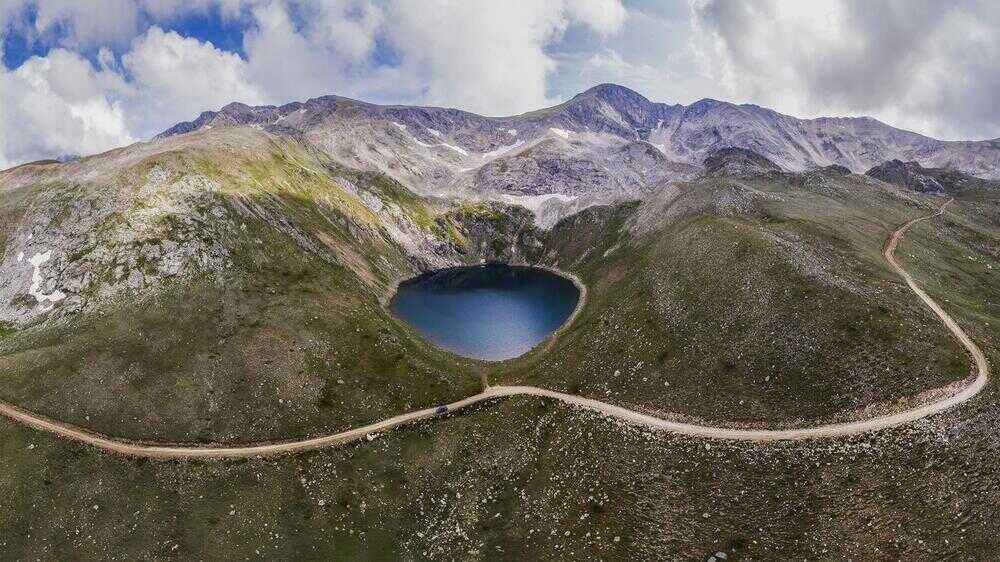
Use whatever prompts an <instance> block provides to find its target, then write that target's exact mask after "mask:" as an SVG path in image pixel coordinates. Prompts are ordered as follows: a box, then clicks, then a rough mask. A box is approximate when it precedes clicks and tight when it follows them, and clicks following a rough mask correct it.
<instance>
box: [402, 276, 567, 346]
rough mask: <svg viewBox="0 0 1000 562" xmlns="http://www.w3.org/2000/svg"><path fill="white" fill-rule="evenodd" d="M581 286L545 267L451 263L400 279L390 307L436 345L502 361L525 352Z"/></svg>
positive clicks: (559, 321) (556, 323)
mask: <svg viewBox="0 0 1000 562" xmlns="http://www.w3.org/2000/svg"><path fill="white" fill-rule="evenodd" d="M579 300H580V290H579V289H578V288H577V287H576V285H575V284H574V283H573V281H571V280H570V279H567V278H565V277H563V276H561V275H557V274H556V273H553V272H551V271H549V270H547V269H541V268H537V267H527V266H511V265H504V264H487V265H479V266H469V267H453V268H448V269H441V270H438V271H432V272H430V273H425V274H423V275H421V276H419V277H415V278H413V279H410V280H408V281H404V282H403V283H401V284H400V285H399V288H398V289H397V291H396V294H395V295H393V297H392V300H391V301H390V302H389V309H390V311H391V312H392V313H393V314H394V315H395V316H396V317H397V318H399V319H400V320H402V321H403V322H405V323H406V324H408V325H409V326H410V327H412V328H413V329H414V330H416V331H417V332H418V333H419V334H420V335H422V336H423V337H425V338H427V339H428V340H429V341H431V342H432V343H434V344H435V345H437V346H439V347H442V348H444V349H447V350H448V351H451V352H454V353H456V354H458V355H462V356H465V357H470V358H473V359H483V360H487V361H502V360H504V359H511V358H513V357H517V356H519V355H522V354H524V353H526V352H528V351H529V350H530V349H531V348H533V347H535V346H536V345H538V344H539V343H540V342H541V341H542V340H544V339H545V338H546V336H548V335H549V334H551V333H552V332H554V331H555V330H557V329H558V328H559V327H560V326H562V325H563V323H564V322H566V320H567V319H568V318H569V317H570V316H571V315H572V314H573V310H574V309H576V305H577V302H578V301H579Z"/></svg>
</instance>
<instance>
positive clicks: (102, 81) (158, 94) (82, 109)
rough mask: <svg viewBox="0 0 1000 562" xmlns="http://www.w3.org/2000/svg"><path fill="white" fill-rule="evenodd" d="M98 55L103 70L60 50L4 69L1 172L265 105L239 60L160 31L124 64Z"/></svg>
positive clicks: (139, 42) (141, 41) (0, 79)
mask: <svg viewBox="0 0 1000 562" xmlns="http://www.w3.org/2000/svg"><path fill="white" fill-rule="evenodd" d="M97 58H98V61H99V63H100V67H99V68H95V67H94V65H92V64H91V63H90V62H89V61H87V60H86V59H84V58H82V57H81V56H80V55H78V54H76V53H74V52H71V51H68V50H66V49H54V50H52V51H50V52H49V53H48V54H47V55H46V56H45V57H33V58H31V59H29V60H28V61H26V62H25V63H24V64H23V65H21V66H20V67H18V68H17V70H14V71H7V70H2V71H0V132H2V133H3V134H2V135H0V169H2V168H4V167H7V166H9V165H12V164H15V163H18V162H25V161H29V160H37V159H40V158H48V157H52V156H59V155H66V154H74V155H85V154H92V153H95V152H101V151H104V150H108V149H110V148H114V147H116V146H121V145H123V144H128V143H130V142H133V141H134V140H136V139H139V138H146V137H148V136H150V135H152V134H154V133H157V132H159V131H160V130H162V129H164V128H166V127H168V126H169V125H171V124H173V123H176V122H178V121H181V120H184V119H188V118H190V117H192V116H194V115H197V114H198V113H200V112H201V111H203V110H205V109H208V108H218V107H220V106H222V105H225V104H227V103H229V102H231V101H243V102H245V103H251V104H256V103H262V102H263V101H265V98H264V94H263V93H262V91H261V90H260V89H259V88H258V87H256V86H255V85H254V84H253V83H251V82H250V79H249V69H248V66H247V63H246V61H244V60H243V59H241V58H240V57H239V56H238V55H236V54H234V53H228V52H225V51H221V50H219V49H216V48H214V47H212V46H211V45H209V44H208V43H203V42H200V41H197V40H195V39H190V38H184V37H181V36H180V35H178V34H176V33H173V32H164V31H163V30H161V29H159V28H158V27H151V28H150V29H149V30H148V31H147V32H146V34H145V35H143V36H141V37H140V38H138V39H136V40H135V42H134V43H133V45H132V48H131V50H130V51H129V52H128V53H126V54H125V55H124V56H122V58H121V67H119V66H118V65H117V64H116V63H115V60H114V56H113V55H112V54H111V53H110V52H109V51H107V50H106V49H102V50H101V51H100V52H99V53H98V56H97ZM126 75H127V76H129V79H126Z"/></svg>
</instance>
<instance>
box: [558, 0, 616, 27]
mask: <svg viewBox="0 0 1000 562" xmlns="http://www.w3.org/2000/svg"><path fill="white" fill-rule="evenodd" d="M566 10H567V11H568V12H569V14H570V17H571V18H573V19H575V20H578V21H580V22H582V23H585V24H587V25H589V26H590V27H591V28H592V29H593V30H594V31H596V32H598V33H601V34H603V35H610V34H613V33H617V32H618V31H619V30H620V29H621V28H622V26H623V25H624V24H625V20H626V18H628V12H627V11H626V10H625V6H623V5H622V4H621V2H618V1H617V0H574V1H571V2H568V3H567V4H566Z"/></svg>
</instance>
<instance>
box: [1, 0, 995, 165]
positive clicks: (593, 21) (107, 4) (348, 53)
mask: <svg viewBox="0 0 1000 562" xmlns="http://www.w3.org/2000/svg"><path fill="white" fill-rule="evenodd" d="M997 61H1000V3H998V2H995V1H993V0H964V1H956V2H952V3H948V5H947V6H945V5H944V3H941V2H938V1H936V0H884V1H878V0H849V1H832V0H831V1H825V0H811V1H810V2H792V1H781V0H773V1H769V0H757V1H754V2H743V1H735V0H734V1H727V0H676V1H669V0H545V1H536V0H523V1H521V0H505V1H504V2H494V1H487V0H482V1H478V0H450V1H449V0H373V1H370V2H361V1H355V0H183V1H182V0H0V169H2V168H5V167H8V166H10V165H14V164H17V163H21V162H25V161H30V160H35V159H39V158H46V157H53V156H60V155H73V154H90V153H95V152H100V151H103V150H106V149H108V148H112V147H114V146H119V145H123V144H127V143H129V142H133V141H136V140H142V139H146V138H148V137H150V136H151V135H153V134H155V133H157V132H159V131H161V130H162V129H165V128H166V127H168V126H170V125H172V124H173V123H175V122H178V121H182V120H189V119H192V118H194V117H195V116H197V115H198V114H199V113H200V112H201V111H204V110H206V109H218V108H219V107H221V106H223V105H225V104H227V103H229V102H230V101H242V102H245V103H248V104H265V103H267V104H281V103H285V102H288V101H292V100H304V99H307V98H309V97H313V96H318V95H323V94H340V95H346V96H350V97H355V98H359V99H364V100H367V101H373V102H381V103H407V104H425V105H443V106H452V107H459V108H462V109H467V110H470V111H475V112H477V113H482V114H487V115H508V114H514V113H519V112H524V111H529V110H532V109H537V108H539V107H543V106H546V105H551V104H555V103H558V102H560V101H562V100H565V99H567V98H569V97H571V96H572V95H573V94H575V93H578V92H580V91H582V90H584V89H586V88H588V87H590V86H592V85H594V84H597V83H600V82H615V83H618V84H623V85H626V86H629V87H631V88H633V89H635V90H637V91H639V92H640V93H642V94H644V95H646V96H647V97H649V98H650V99H653V100H655V101H663V102H669V103H690V102H692V101H695V100H698V99H700V98H704V97H711V98H716V99H724V100H728V101H733V102H739V103H756V104H759V105H763V106H765V107H770V108H773V109H776V110H778V111H781V112H783V113H788V114H792V115H797V116H802V117H815V116H820V115H871V116H874V117H876V118H879V119H881V120H883V121H886V122H888V123H890V124H893V125H896V126H899V127H903V128H906V129H910V130H914V131H917V132H920V133H924V134H927V135H931V136H935V137H938V138H944V139H985V138H997V137H1000V102H998V99H1000V95H998V92H1000V64H998V63H997Z"/></svg>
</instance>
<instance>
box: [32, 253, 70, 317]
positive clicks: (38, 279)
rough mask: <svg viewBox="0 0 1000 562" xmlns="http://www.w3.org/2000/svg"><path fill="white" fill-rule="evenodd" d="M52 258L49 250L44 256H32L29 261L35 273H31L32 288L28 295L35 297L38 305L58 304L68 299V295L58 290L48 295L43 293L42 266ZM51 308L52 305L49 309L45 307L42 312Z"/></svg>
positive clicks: (40, 254)
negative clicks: (45, 303) (46, 303)
mask: <svg viewBox="0 0 1000 562" xmlns="http://www.w3.org/2000/svg"><path fill="white" fill-rule="evenodd" d="M51 257H52V250H49V251H47V252H45V253H44V254H43V253H41V252H38V253H36V254H35V255H34V256H32V257H31V259H30V260H28V261H29V262H30V263H31V265H32V266H33V267H34V271H32V272H31V287H29V288H28V293H29V294H31V296H33V297H35V301H37V302H38V304H42V303H44V302H46V301H48V302H51V303H57V302H59V301H61V300H63V299H64V298H66V293H63V292H62V291H60V290H59V289H56V290H55V291H53V292H52V293H49V294H47V295H46V294H45V293H43V292H42V264H43V263H45V262H47V261H49V258H51ZM51 308H52V305H49V306H48V307H43V308H42V310H50V309H51Z"/></svg>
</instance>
